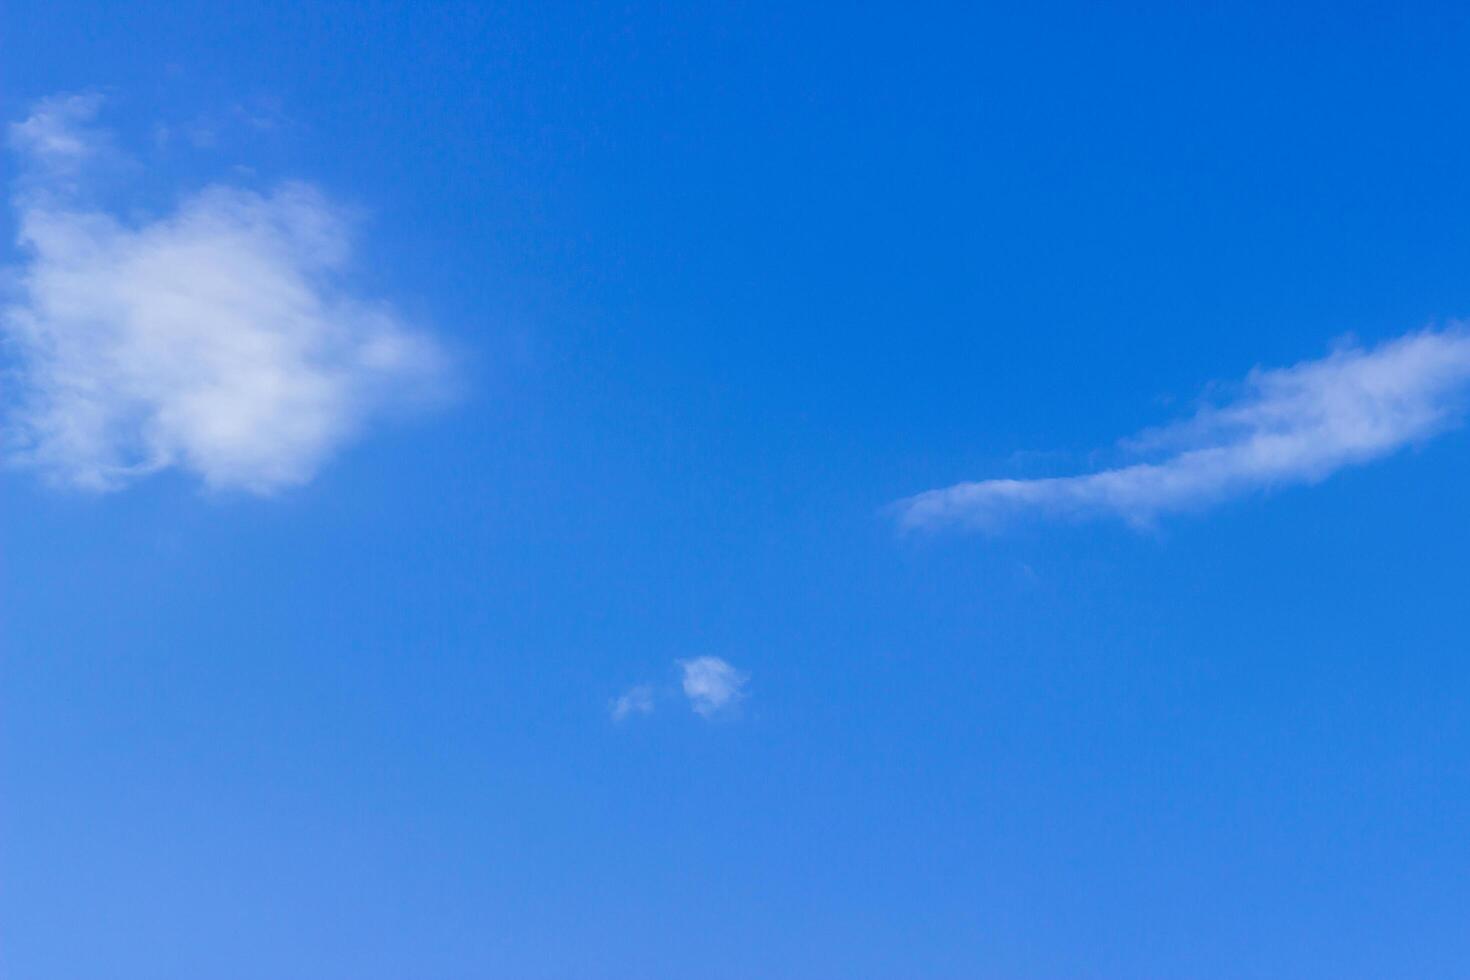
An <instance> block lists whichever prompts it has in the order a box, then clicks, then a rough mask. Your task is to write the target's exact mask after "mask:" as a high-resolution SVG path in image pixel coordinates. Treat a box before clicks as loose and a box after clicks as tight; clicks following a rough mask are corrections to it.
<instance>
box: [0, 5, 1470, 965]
mask: <svg viewBox="0 0 1470 980" xmlns="http://www.w3.org/2000/svg"><path fill="white" fill-rule="evenodd" d="M232 6H233V9H231V6H227V5H220V4H203V3H201V4H187V3H171V4H163V3H149V2H138V3H129V4H122V3H79V2H70V0H58V2H54V3H45V4H42V3H29V4H28V3H15V4H9V5H6V7H5V9H4V12H3V13H0V37H3V38H4V39H5V41H6V42H7V43H6V44H5V56H4V58H3V59H0V108H3V110H4V119H5V121H6V122H11V121H16V120H19V119H22V118H24V117H25V116H26V115H27V113H28V112H29V111H30V110H31V106H32V105H33V104H34V103H35V102H36V100H38V99H41V98H44V97H47V96H51V95H54V94H56V93H66V92H100V93H102V94H103V95H105V97H106V114H105V115H106V120H107V124H108V126H109V127H110V128H112V129H113V130H115V132H116V133H117V137H116V139H117V142H118V144H119V145H124V146H127V147H129V148H130V149H131V151H132V152H133V153H134V155H135V157H136V160H135V165H134V166H133V167H132V169H131V171H130V175H129V176H128V179H127V181H126V183H127V188H126V190H123V189H121V188H118V189H115V190H116V194H115V196H114V201H117V202H122V203H116V204H115V205H114V206H115V207H117V208H119V209H121V211H120V213H127V214H146V213H151V212H154V211H166V210H167V209H168V208H170V207H172V202H174V201H175V200H176V199H177V198H179V197H180V196H181V195H185V194H188V193H189V192H192V191H194V190H197V189H198V188H199V187H201V186H203V185H204V184H206V183H209V182H211V181H219V180H229V181H233V182H235V183H238V184H241V185H243V186H246V187H254V188H260V189H267V188H270V187H273V186H275V185H276V184H277V183H279V182H280V181H282V180H286V179H301V180H306V181H310V182H311V183H313V184H315V185H316V186H318V187H319V188H321V189H322V191H323V192H324V193H326V194H328V195H330V196H331V197H332V198H333V199H334V200H337V201H340V202H344V203H345V204H346V205H348V206H350V207H352V208H354V209H356V211H357V212H358V213H359V214H360V215H361V222H362V223H361V227H360V237H359V246H360V247H359V252H358V257H357V263H356V266H355V270H356V271H355V273H354V276H355V280H354V281H355V282H356V283H357V288H360V289H361V290H363V291H364V292H365V293H367V294H369V295H372V296H376V297H381V298H383V299H386V300H388V301H391V303H392V304H393V305H394V307H395V308H396V309H398V310H399V311H400V312H401V313H402V315H403V316H404V317H405V319H406V320H409V321H412V322H413V323H414V324H415V325H416V326H418V327H421V328H422V329H424V330H427V331H429V332H431V333H432V334H433V335H434V336H436V337H438V338H440V340H441V341H442V342H443V344H444V346H445V348H446V349H447V350H449V351H450V352H451V357H452V358H453V360H454V362H455V365H456V371H455V374H456V379H457V381H456V385H457V389H458V394H457V395H456V396H455V399H454V400H453V401H452V402H451V403H450V404H447V405H442V406H440V407H438V408H437V409H434V410H432V411H430V412H426V413H423V414H421V415H419V416H416V417H413V418H409V419H399V420H389V421H386V422H384V423H382V424H379V425H374V426H373V427H372V428H371V431H368V432H365V433H364V434H363V435H362V436H361V438H359V439H357V440H356V441H354V442H352V443H351V444H350V445H348V446H346V447H345V448H343V449H342V451H341V452H339V453H337V454H335V455H334V456H333V457H332V458H331V460H330V461H329V462H328V463H327V464H326V465H325V466H324V468H323V469H322V470H321V471H320V473H319V474H317V475H316V477H315V479H314V480H312V481H310V482H309V483H306V484H305V485H302V486H299V487H294V488H290V489H287V490H284V491H282V492H280V493H277V494H274V495H271V496H266V497H257V496H253V495H250V494H245V493H229V492H223V493H221V492H212V491H209V490H207V489H203V488H201V486H200V483H199V481H198V480H197V479H195V478H193V477H192V476H190V475H189V474H188V473H184V472H177V471H170V472H165V473H162V474H160V475H158V476H155V477H153V478H151V479H147V480H142V481H139V482H137V483H135V484H133V485H132V486H129V487H127V488H126V489H122V490H119V491H117V492H113V493H104V494H98V493H90V492H85V491H78V490H75V489H67V488H58V487H56V486H54V485H52V484H51V483H48V482H47V481H45V480H42V479H38V478H36V476H35V475H33V474H31V473H28V472H25V471H23V470H14V471H7V472H5V473H4V475H3V476H0V514H3V515H4V516H3V517H0V647H3V649H0V882H3V887H0V923H3V927H0V972H3V973H4V974H5V975H6V976H8V977H15V978H35V980H39V978H51V977H55V978H76V977H118V978H134V977H136V978H148V980H162V978H179V980H199V978H235V977H238V978H242V980H243V978H260V977H270V978H293V977H300V978H304V980H305V978H310V980H322V978H328V977H341V978H344V980H346V978H351V980H369V978H383V980H399V978H403V977H435V978H437V977H443V978H459V977H507V978H511V977H517V978H519V977H525V978H532V977H545V978H566V977H588V978H622V977H627V978H646V977H671V978H672V977H711V978H744V977H793V978H796V977H800V978H819V977H833V978H836V977H875V978H876V977H954V978H971V977H1006V978H1010V977H1058V978H1061V977H1069V978H1070V977H1118V978H1128V977H1147V976H1159V977H1185V976H1187V977H1201V978H1204V977H1221V978H1225V977H1229V978H1239V977H1263V978H1264V977H1288V976H1330V977H1338V978H1348V977H1407V976H1420V977H1435V976H1463V975H1466V974H1470V935H1467V933H1466V931H1465V929H1464V917H1465V915H1464V914H1465V909H1466V908H1467V907H1470V875H1466V874H1465V869H1466V868H1467V866H1470V835H1467V833H1466V830H1465V828H1466V826H1467V825H1470V764H1467V761H1466V760H1467V759H1470V727H1467V718H1470V715H1467V708H1466V704H1467V697H1470V664H1467V659H1466V653H1467V645H1466V637H1467V630H1466V605H1465V600H1464V593H1465V581H1466V575H1467V572H1470V525H1467V522H1466V519H1465V494H1464V487H1465V486H1466V481H1467V478H1470V439H1467V437H1466V435H1465V434H1464V433H1462V432H1450V433H1448V434H1446V435H1445V436H1443V437H1442V438H1440V439H1437V440H1434V441H1432V442H1430V443H1428V444H1425V445H1423V446H1422V447H1419V448H1416V449H1414V450H1411V451H1406V452H1402V453H1399V454H1396V455H1393V456H1391V457H1390V458H1387V459H1384V460H1381V461H1379V462H1377V463H1375V464H1374V465H1372V466H1367V467H1362V468H1352V469H1347V470H1344V471H1343V472H1341V473H1338V474H1337V475H1335V476H1333V477H1332V478H1331V479H1328V480H1326V481H1325V482H1322V483H1320V484H1319V485H1315V486H1308V487H1302V486H1298V487H1288V488H1283V489H1281V490H1280V491H1279V492H1274V493H1257V494H1247V495H1245V496H1243V497H1240V498H1238V499H1233V500H1231V501H1227V502H1225V503H1224V504H1222V505H1221V506H1218V507H1215V508H1213V509H1209V510H1205V511H1202V512H1199V513H1190V514H1182V515H1170V516H1167V517H1166V518H1164V519H1162V520H1160V521H1158V522H1157V523H1156V524H1153V525H1151V526H1149V527H1146V528H1138V527H1133V526H1129V525H1128V524H1127V523H1126V522H1124V521H1119V520H1108V519H1099V520H1090V521H1083V522H1067V521H1061V522H1053V521H1041V522H1033V523H1024V524H1022V525H1020V526H1017V527H1014V528H1008V529H1006V530H1005V531H1003V532H1002V533H967V532H963V531H955V530H944V531H938V532H932V533H931V532H924V533H917V534H912V533H910V534H905V533H900V532H899V531H898V530H897V529H896V528H895V526H894V523H893V521H892V520H891V519H890V518H889V516H887V515H886V514H885V513H884V512H883V510H882V509H883V508H884V507H885V506H886V505H888V504H890V503H891V502H892V501H894V500H896V499H898V498H901V497H904V496H906V495H909V494H913V493H917V492H920V491H924V490H927V489H931V488H935V487H941V486H945V485H948V484H952V483H955V482H958V481H962V480H979V479H987V478H994V477H1023V478H1024V477H1039V476H1051V475H1063V474H1071V473H1077V472H1082V471H1086V470H1090V469H1093V468H1095V467H1096V466H1097V465H1101V464H1100V463H1099V460H1102V463H1106V462H1107V461H1108V460H1109V459H1110V458H1111V457H1110V454H1111V453H1112V452H1113V448H1112V447H1114V445H1115V443H1116V441H1117V440H1118V439H1119V438H1121V437H1126V436H1129V435H1130V434H1133V433H1136V432H1138V431H1139V430H1141V429H1145V428H1147V427H1149V426H1153V425H1158V424H1163V423H1167V422H1170V421H1172V420H1175V419H1177V418H1179V417H1180V416H1181V414H1188V412H1189V411H1191V410H1192V409H1191V406H1192V405H1193V404H1194V399H1195V398H1196V397H1197V396H1198V395H1199V393H1200V392H1201V391H1203V390H1206V389H1207V387H1208V386H1209V385H1210V384H1211V383H1212V382H1217V381H1226V382H1229V381H1232V380H1237V379H1240V378H1241V377H1243V376H1245V375H1246V373H1247V372H1248V371H1249V370H1250V369H1251V368H1252V367H1253V366H1257V365H1262V366H1275V365H1287V364H1291V363H1294V362H1297V361H1301V360H1305V359H1313V358H1318V357H1321V356H1322V355H1324V354H1325V353H1326V352H1327V351H1328V350H1329V347H1330V345H1331V344H1332V343H1333V342H1334V340H1335V339H1336V338H1340V337H1342V336H1343V335H1344V334H1347V333H1353V334H1355V335H1356V336H1357V337H1359V338H1360V339H1361V340H1362V341H1363V342H1364V343H1366V344H1372V343H1376V342H1378V341H1381V340H1385V339H1388V338H1391V337H1394V336H1398V335H1400V334H1403V333H1404V332H1406V331H1410V330H1415V329H1418V328H1422V327H1425V326H1427V325H1430V324H1444V323H1446V322H1447V321H1449V320H1452V319H1453V318H1454V317H1456V316H1458V315H1463V314H1467V313H1470V234H1467V228H1470V220H1467V219H1470V181H1467V179H1466V170H1467V161H1470V125H1467V123H1470V96H1467V93H1470V57H1467V52H1470V18H1467V17H1466V16H1465V14H1464V13H1463V11H1461V10H1457V9H1456V8H1455V7H1454V5H1443V6H1440V5H1432V4H1424V5H1403V4H1395V5H1390V4H1380V5H1343V4H1311V5H1309V4H1292V5H1288V6H1290V7H1291V8H1292V9H1290V10H1285V11H1284V10H1281V9H1278V8H1279V7H1280V6H1281V5H1279V4H1261V5H1256V6H1254V7H1250V6H1245V5H1230V9H1229V10H1228V11H1225V10H1217V11H1214V12H1207V11H1204V10H1201V9H1184V10H1181V9H1180V7H1181V6H1182V7H1187V8H1200V7H1202V6H1204V5H1159V6H1156V7H1147V8H1145V7H1139V8H1135V9H1133V10H1131V11H1129V12H1118V11H1112V12H1107V11H1102V10H1099V9H1098V8H1097V7H1096V5H1083V4H1078V5H1067V4H1044V5H1043V4H1032V5H1015V6H1014V7H1011V8H1000V7H989V8H977V7H973V6H961V5H956V6H955V7H949V8H947V7H915V6H913V5H893V6H891V7H889V8H887V9H878V8H863V9H853V8H852V7H850V6H847V5H832V6H830V7H822V6H804V7H799V8H798V7H793V6H792V5H790V4H773V5H768V6H763V5H756V4H750V3H741V4H691V5H665V6H658V5H644V4H616V5H607V6H605V7H584V6H580V5H578V6H573V5H567V6H561V5H553V4H548V3H535V4H524V5H520V6H505V7H483V8H479V7H473V6H467V5H449V4H422V3H401V4H391V3H341V4H326V3H310V4H302V3H265V2H261V3H250V4H239V5H232ZM251 119H255V120H257V122H258V123H260V124H251V122H250V120H251ZM160 127H167V128H168V131H169V132H170V133H180V132H183V133H193V134H194V135H193V137H192V138H187V139H177V138H176V139H172V140H170V141H166V142H165V141H161V140H159V139H157V138H156V137H157V135H158V133H159V132H160V131H161V130H160ZM9 166H10V164H9V163H7V167H9ZM124 169H126V168H124ZM114 176H116V175H114ZM121 182H122V181H121V179H120V178H119V183H121ZM4 229H5V232H6V234H5V242H6V245H5V248H6V250H7V262H11V263H14V262H21V261H23V258H24V257H23V254H22V252H21V251H20V250H18V249H16V248H14V247H13V246H12V244H11V243H12V242H13V240H14V238H15V217H14V215H9V216H7V217H6V219H5V224H4ZM1099 453H1100V454H1101V455H1099ZM699 656H715V657H720V658H723V659H724V660H726V661H728V662H729V663H731V664H733V665H735V666H736V667H738V668H739V669H740V670H741V671H743V672H745V673H746V674H748V677H749V682H748V685H747V688H746V696H745V697H744V699H743V700H741V701H740V702H739V703H738V704H737V705H735V706H734V708H733V710H730V711H727V712H724V713H721V714H719V715H718V716H716V717H712V718H708V719H706V718H702V717H700V716H698V715H696V714H694V713H692V712H690V711H689V710H688V707H687V705H685V704H683V703H682V701H681V698H680V696H679V694H678V691H677V687H678V667H677V666H676V663H675V662H676V661H678V660H683V659H688V658H693V657H699ZM639 684H649V685H652V686H653V687H654V688H655V689H656V690H657V692H658V700H657V704H656V707H655V710H653V711H652V712H651V713H649V714H647V715H638V716H635V717H629V718H626V719H623V720H622V721H615V720H614V719H613V718H611V717H610V714H609V708H608V705H609V702H610V701H611V699H613V698H615V697H617V696H619V695H620V694H621V693H622V692H624V691H626V690H627V689H628V688H630V687H631V686H633V685H639Z"/></svg>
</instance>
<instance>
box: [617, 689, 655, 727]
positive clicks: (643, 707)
mask: <svg viewBox="0 0 1470 980" xmlns="http://www.w3.org/2000/svg"><path fill="white" fill-rule="evenodd" d="M608 711H609V713H610V714H611V715H612V718H613V721H622V720H623V719H625V718H627V717H628V716H629V715H647V714H652V713H653V688H652V687H651V686H649V685H647V684H639V685H638V686H636V687H630V688H629V689H628V690H627V691H624V692H623V693H622V694H621V695H619V696H618V697H616V698H613V700H612V704H611V705H609V707H608Z"/></svg>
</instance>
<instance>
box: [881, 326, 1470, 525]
mask: <svg viewBox="0 0 1470 980" xmlns="http://www.w3.org/2000/svg"><path fill="white" fill-rule="evenodd" d="M1467 389H1470V333H1467V332H1466V330H1465V329H1464V328H1462V327H1459V326H1455V327H1451V328H1449V329H1445V330H1438V331H1435V330H1425V331H1421V332H1418V333H1412V334H1408V335H1406V336H1403V337H1400V338H1397V339H1395V340H1391V341H1388V342H1386V343H1383V344H1380V345H1379V346H1377V347H1374V348H1371V349H1364V348H1361V347H1356V346H1352V347H1346V348H1343V349H1339V350H1337V351H1335V352H1333V353H1332V354H1330V355H1329V356H1327V357H1325V358H1321V359H1319V360H1315V361H1304V362H1302V363H1299V364H1296V365H1293V366H1291V367H1287V368H1277V369H1272V370H1262V369H1256V370H1254V371H1252V372H1251V373H1250V374H1249V375H1248V376H1247V378H1246V380H1245V382H1244V383H1243V385H1242V386H1241V388H1240V394H1239V395H1238V397H1236V398H1235V399H1234V400H1233V401H1229V402H1227V403H1225V404H1221V405H1215V406H1208V407H1205V408H1203V409H1201V410H1200V411H1199V412H1198V413H1197V414H1196V415H1195V416H1194V417H1193V418H1190V419H1188V420H1185V421H1182V422H1180V423H1177V424H1174V425H1170V426H1166V427H1164V428H1161V429H1156V430H1151V431H1148V432H1145V433H1142V434H1141V435H1139V436H1137V437H1135V438H1134V439H1132V440H1129V441H1128V442H1126V443H1125V448H1127V449H1129V450H1131V451H1133V452H1136V453H1140V454H1142V453H1158V454H1164V455H1163V458H1162V459H1157V460H1154V461H1147V462H1138V463H1135V464H1132V465H1128V466H1121V467H1117V468H1114V469H1107V470H1102V471H1099V472H1096V473H1089V474H1085V475H1080V476H1069V477H1056V478H1050V479H1032V480H1008V479H996V480H982V481H979V482H975V483H960V484H956V485H954V486H951V487H945V488H942V489H938V490H931V491H928V492H927V493H921V494H918V495H917V496H914V497H910V498H908V499H906V500H902V501H899V502H898V503H897V504H895V505H894V512H895V515H896V517H897V520H898V522H899V525H900V526H901V527H904V528H908V529H935V528H943V527H956V526H958V527H969V528H977V529H981V530H987V531H997V530H1001V529H1003V528H1004V527H1006V526H1008V525H1010V524H1012V523H1014V522H1016V521H1018V520H1021V519H1023V518H1026V517H1028V516H1037V517H1045V518H1055V519H1070V520H1080V519H1086V518H1092V517H1100V516H1112V517H1118V518H1122V519H1123V520H1125V521H1127V522H1129V523H1131V524H1135V525H1143V526H1146V525H1148V524H1149V523H1151V522H1152V521H1154V520H1155V519H1156V518H1158V517H1160V516H1161V515H1164V514H1169V513H1176V512H1182V511H1192V510H1198V509H1202V508H1205V507H1208V506H1210V505H1213V504H1218V503H1220V502H1222V501H1225V500H1227V499H1230V498H1233V497H1239V496H1242V495H1245V494H1249V493H1252V492H1257V491H1264V490H1270V489H1274V488H1277V487H1283V486H1290V485H1299V484H1313V483H1317V482H1320V481H1321V480H1324V479H1326V478H1327V477H1329V476H1331V475H1332V474H1333V473H1335V472H1337V471H1338V470H1340V469H1343V468H1344V467H1348V466H1355V465H1361V464H1364V463H1369V462H1372V461H1374V460H1377V459H1381V458H1383V457H1385V456H1388V455H1390V454H1391V453H1394V452H1396V451H1397V450H1400V449H1402V448H1404V447H1406V446H1410V445H1416V444H1420V443H1423V442H1425V441H1427V440H1428V439H1431V438H1433V437H1434V436H1436V435H1438V434H1440V433H1442V432H1444V431H1445V430H1447V429H1450V428H1453V427H1454V426H1456V425H1458V424H1460V422H1461V420H1462V418H1463V414H1464V411H1463V410H1464V404H1465V396H1466V393H1467Z"/></svg>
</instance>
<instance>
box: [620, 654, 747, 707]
mask: <svg viewBox="0 0 1470 980" xmlns="http://www.w3.org/2000/svg"><path fill="white" fill-rule="evenodd" d="M674 666H675V667H677V668H678V670H679V689H678V691H675V690H674V689H672V688H670V687H668V686H665V685H660V686H659V687H658V688H655V687H654V685H652V684H638V685H636V686H634V687H630V688H628V690H626V691H624V692H623V693H622V694H620V695H618V696H617V697H615V698H613V699H612V700H611V701H609V702H608V705H607V710H608V714H609V715H611V716H612V720H613V721H624V720H626V719H628V718H630V717H632V716H633V715H648V714H652V713H653V710H654V707H655V706H656V705H657V704H658V703H659V702H661V701H665V700H668V699H670V698H674V699H677V698H678V697H679V694H680V693H681V692H682V694H683V696H684V699H685V700H686V701H687V702H688V704H689V709H690V710H691V711H693V712H694V713H695V714H697V715H699V716H700V717H701V718H714V717H716V716H718V715H721V714H724V713H725V712H727V711H729V710H730V709H732V708H734V707H735V705H736V704H738V703H739V702H740V701H741V699H743V698H744V697H745V684H746V682H747V681H748V680H749V679H750V675H749V674H747V673H745V672H744V671H742V670H737V669H735V668H734V667H733V666H731V665H730V664H729V663H728V662H727V661H725V660H722V659H720V658H719V657H694V658H692V659H690V660H676V661H674Z"/></svg>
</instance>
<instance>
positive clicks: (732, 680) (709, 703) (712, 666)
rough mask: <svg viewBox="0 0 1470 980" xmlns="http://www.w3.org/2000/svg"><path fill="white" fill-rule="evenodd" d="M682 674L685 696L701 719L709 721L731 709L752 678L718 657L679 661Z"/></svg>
mask: <svg viewBox="0 0 1470 980" xmlns="http://www.w3.org/2000/svg"><path fill="white" fill-rule="evenodd" d="M679 669H680V670H681V671H682V672H683V687H684V696H685V697H686V698H688V699H689V707H691V708H693V709H694V712H695V713H696V714H698V715H700V716H701V717H704V718H708V717H710V716H712V715H715V714H717V713H719V712H720V711H721V710H723V709H725V708H728V707H731V706H733V705H734V704H735V702H737V701H739V700H740V699H741V698H742V697H744V695H745V691H744V688H745V682H746V681H747V680H749V679H750V677H749V675H748V674H746V673H744V672H743V671H739V670H736V669H735V668H734V667H732V666H731V665H730V664H728V663H726V662H725V661H724V660H721V659H720V658H719V657H695V658H694V659H692V660H680V661H679Z"/></svg>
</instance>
